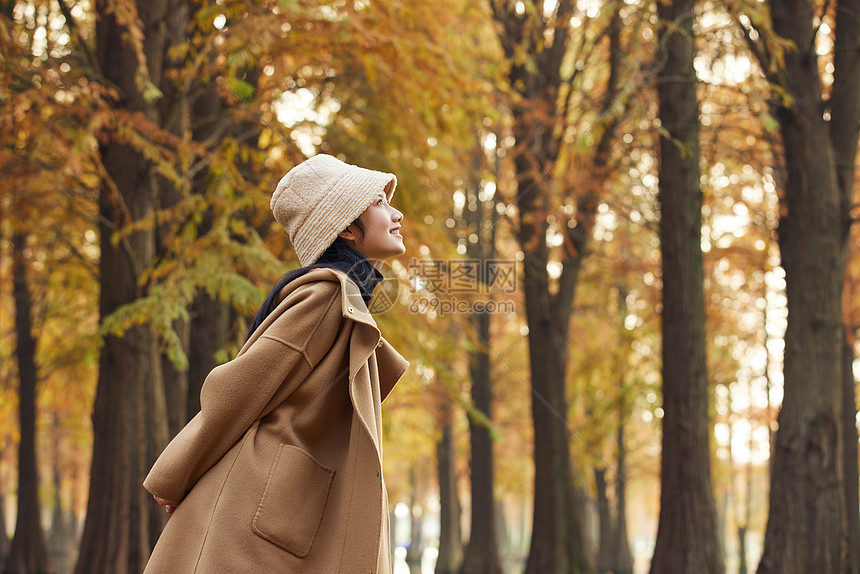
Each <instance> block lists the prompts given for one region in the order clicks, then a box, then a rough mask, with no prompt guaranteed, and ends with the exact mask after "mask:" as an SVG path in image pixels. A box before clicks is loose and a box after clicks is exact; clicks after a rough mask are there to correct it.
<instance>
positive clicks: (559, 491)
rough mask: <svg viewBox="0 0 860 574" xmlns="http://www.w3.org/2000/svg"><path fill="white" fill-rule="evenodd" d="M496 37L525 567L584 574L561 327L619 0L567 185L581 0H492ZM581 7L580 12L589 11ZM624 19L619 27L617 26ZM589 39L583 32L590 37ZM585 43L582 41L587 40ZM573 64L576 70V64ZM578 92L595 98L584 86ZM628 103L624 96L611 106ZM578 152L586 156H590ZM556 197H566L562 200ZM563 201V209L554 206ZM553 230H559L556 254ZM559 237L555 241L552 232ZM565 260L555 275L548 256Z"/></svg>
mask: <svg viewBox="0 0 860 574" xmlns="http://www.w3.org/2000/svg"><path fill="white" fill-rule="evenodd" d="M490 7H491V9H492V12H493V17H494V18H495V20H496V22H497V23H498V30H499V32H498V34H499V39H500V42H501V45H502V49H503V51H504V54H505V57H506V59H507V61H508V65H509V68H508V70H507V76H508V77H507V82H506V84H507V86H509V93H510V95H511V102H510V109H511V115H512V119H513V125H512V135H513V138H514V140H515V142H516V144H515V146H514V149H513V163H514V170H515V175H516V182H515V185H514V186H513V187H514V192H515V194H516V198H515V199H514V200H513V201H512V204H513V205H514V206H515V207H516V209H517V214H516V219H517V222H516V235H517V240H518V242H519V244H520V248H521V249H522V252H523V256H524V259H523V287H524V295H525V306H526V322H527V326H528V344H529V364H530V375H531V383H532V387H533V394H532V419H533V422H534V431H535V434H534V461H535V477H534V481H535V482H534V493H535V499H534V514H533V528H532V540H531V548H530V551H529V558H528V562H527V564H526V572H527V573H528V574H532V573H538V572H559V573H580V572H590V571H592V569H593V567H592V565H591V561H590V558H589V553H588V552H586V550H585V536H584V532H583V526H582V517H583V509H582V508H581V505H580V504H579V503H578V502H577V494H576V490H575V486H574V478H573V471H572V468H571V455H570V449H569V443H568V437H569V434H568V428H569V427H568V424H567V420H566V418H567V411H568V401H567V396H566V387H565V380H566V370H567V356H568V349H567V345H568V340H569V337H568V331H569V326H570V319H571V314H572V304H573V299H574V292H575V290H576V285H577V282H578V278H579V272H580V269H581V266H582V262H583V261H584V260H585V258H586V256H587V254H588V242H589V240H590V235H591V233H592V231H593V229H594V219H595V215H596V212H597V205H598V203H599V200H598V197H599V195H600V192H601V190H602V189H603V186H604V184H605V183H606V181H607V177H608V170H607V169H606V168H607V166H608V165H609V160H610V158H611V154H610V151H611V144H612V142H613V141H614V128H615V126H616V125H617V123H618V121H619V115H620V114H619V109H617V108H616V106H615V104H617V103H618V101H619V100H621V99H622V96H623V95H624V93H625V92H622V90H620V89H619V88H620V85H621V77H622V74H621V69H620V63H621V54H622V49H621V44H620V42H619V39H620V19H619V18H618V17H617V11H618V9H619V6H618V5H613V10H612V11H611V12H610V15H611V18H610V19H609V22H608V23H607V24H605V27H604V29H603V30H604V31H606V32H607V34H603V33H600V34H598V35H597V39H601V38H603V37H605V36H609V39H610V42H609V43H610V47H609V50H608V54H607V56H608V61H609V63H610V66H609V73H608V80H607V81H606V89H605V91H604V92H603V94H602V96H601V97H599V98H597V99H596V101H597V102H598V103H599V105H600V111H599V112H598V113H597V114H596V116H597V117H596V119H595V120H594V121H593V122H591V126H593V129H592V128H589V129H587V130H586V131H587V132H593V133H590V134H589V135H590V137H592V136H593V138H594V140H596V141H595V144H594V152H593V155H592V156H591V157H590V158H589V159H590V165H589V167H588V171H589V173H590V175H589V177H586V178H583V179H582V180H581V181H579V182H577V185H576V186H574V185H571V188H572V189H571V190H568V189H566V187H565V186H566V184H567V183H568V180H566V179H565V178H564V177H563V175H561V174H562V173H563V172H564V169H565V168H566V167H569V166H570V165H571V164H572V163H574V162H575V160H574V159H571V158H569V157H566V154H567V152H568V151H569V149H570V147H572V146H571V144H570V142H572V141H574V140H573V137H572V136H571V134H570V130H571V122H570V118H569V116H570V115H571V113H572V112H571V102H572V101H575V100H576V98H577V95H583V93H582V92H583V91H585V90H582V91H581V88H580V84H579V83H578V82H580V80H581V77H580V74H579V71H581V70H582V69H585V66H584V64H583V65H582V66H579V67H576V66H573V67H571V66H567V65H566V63H567V61H568V60H567V58H568V57H570V56H571V55H570V54H568V50H569V49H570V48H571V46H572V45H573V44H574V42H572V40H571V37H572V33H573V30H574V26H573V25H572V19H573V18H574V16H577V8H576V3H575V2H572V1H569V0H560V1H559V2H558V3H557V4H556V5H555V6H553V7H550V6H549V5H547V3H544V2H512V1H508V0H491V2H490ZM585 16H586V15H585V14H582V13H580V14H579V15H578V17H585ZM616 29H617V30H619V33H617V34H616V33H614V32H613V30H616ZM577 33H578V34H581V36H580V37H577V40H578V41H577V42H576V44H577V45H578V47H579V49H580V51H579V52H578V53H576V54H575V55H574V56H573V57H575V58H578V59H579V61H580V63H583V62H584V61H585V60H587V59H588V55H587V52H588V51H596V50H595V49H594V47H595V45H596V42H595V38H594V37H592V36H590V35H589V34H588V31H587V30H578V31H577ZM589 40H590V41H589ZM585 46H587V47H588V48H587V49H586V48H585ZM571 68H573V69H572V71H571ZM582 99H583V101H595V100H591V99H590V98H588V97H583V98H582ZM618 108H622V109H623V104H622V105H621V106H618ZM585 163H589V162H588V161H586V162H585ZM559 204H564V205H563V207H562V206H561V205H559ZM560 207H561V208H560ZM549 238H552V239H553V240H557V239H561V241H560V247H561V249H560V250H559V252H558V253H551V249H550V248H551V246H552V244H551V243H550V241H549ZM555 245H559V243H555ZM551 263H552V264H553V265H555V266H558V267H559V268H560V269H561V271H560V272H559V274H558V275H556V276H552V275H551V273H550V271H549V269H550V264H551Z"/></svg>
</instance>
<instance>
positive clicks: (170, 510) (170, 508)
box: [152, 494, 179, 514]
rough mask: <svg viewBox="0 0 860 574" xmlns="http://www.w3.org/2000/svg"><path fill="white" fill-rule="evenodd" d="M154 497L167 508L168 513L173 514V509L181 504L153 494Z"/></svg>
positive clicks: (160, 504)
mask: <svg viewBox="0 0 860 574" xmlns="http://www.w3.org/2000/svg"><path fill="white" fill-rule="evenodd" d="M152 498H154V499H155V502H157V503H158V505H159V506H163V507H164V510H165V512H167V514H173V511H174V510H176V507H177V506H179V505H178V504H177V503H175V502H168V501H166V500H164V499H163V498H158V497H157V496H155V495H154V494H153V495H152Z"/></svg>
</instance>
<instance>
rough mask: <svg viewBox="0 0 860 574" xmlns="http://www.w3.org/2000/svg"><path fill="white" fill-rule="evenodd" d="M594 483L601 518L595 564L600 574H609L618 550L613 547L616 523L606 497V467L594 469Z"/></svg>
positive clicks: (598, 513) (598, 512)
mask: <svg viewBox="0 0 860 574" xmlns="http://www.w3.org/2000/svg"><path fill="white" fill-rule="evenodd" d="M594 484H595V486H596V487H597V515H598V517H599V519H600V540H599V546H598V550H597V559H596V560H595V564H596V566H597V573H598V574H608V573H609V572H612V566H613V562H614V556H615V554H616V551H615V548H614V547H613V545H614V543H615V539H614V536H613V531H614V530H615V525H614V524H613V520H612V514H611V513H610V511H609V499H608V498H607V497H606V469H605V468H595V469H594Z"/></svg>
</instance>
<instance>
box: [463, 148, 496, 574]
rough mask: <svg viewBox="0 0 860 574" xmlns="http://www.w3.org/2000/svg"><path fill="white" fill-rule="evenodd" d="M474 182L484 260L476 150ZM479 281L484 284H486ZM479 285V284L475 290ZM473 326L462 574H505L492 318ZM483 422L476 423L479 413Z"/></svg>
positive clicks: (490, 240)
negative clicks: (496, 473)
mask: <svg viewBox="0 0 860 574" xmlns="http://www.w3.org/2000/svg"><path fill="white" fill-rule="evenodd" d="M473 153H474V158H473V166H472V167H473V169H472V178H471V179H472V182H471V185H470V188H471V190H470V192H469V193H470V197H469V198H468V203H469V204H470V205H472V202H473V201H474V206H475V209H474V210H471V209H470V208H466V209H464V216H465V218H466V221H467V225H468V228H469V229H473V230H474V232H475V234H477V235H478V240H477V241H475V242H474V243H472V242H470V243H469V245H468V247H467V250H466V256H467V257H468V258H470V259H473V260H478V261H481V262H484V261H487V260H490V259H492V258H493V257H494V253H495V235H496V234H495V227H493V228H492V229H491V230H490V233H488V234H485V233H484V226H485V221H486V219H487V217H486V214H487V213H488V214H489V217H492V216H493V214H494V213H495V205H496V204H495V201H493V200H490V201H481V199H480V197H481V180H482V179H483V178H482V176H483V172H484V150H483V148H481V147H480V146H477V148H476V149H475V150H474V152H473ZM486 279H487V278H486V277H479V281H486ZM478 284H479V283H478V282H476V286H477V285H478ZM469 321H470V323H471V328H472V329H473V330H474V331H475V332H476V333H477V334H478V337H479V339H480V343H479V344H478V345H477V346H476V348H475V350H474V351H472V352H471V353H470V354H469V378H470V381H471V389H470V391H471V395H472V407H473V408H474V409H475V411H476V413H470V414H469V444H470V447H471V458H470V461H469V474H470V478H471V481H470V488H471V500H472V504H471V521H470V524H471V529H470V531H469V545H468V546H467V547H466V551H465V557H464V558H463V570H462V572H463V574H502V563H501V560H500V559H499V542H498V537H497V536H496V504H495V499H494V496H493V493H494V483H493V439H492V437H491V436H490V428H489V425H490V424H491V423H492V420H493V415H492V402H493V392H492V380H491V376H492V375H491V373H490V355H489V350H488V347H489V345H490V314H489V313H475V314H473V315H472V316H471V317H470V318H469ZM476 414H477V416H479V417H483V418H484V420H483V421H482V420H478V419H476V417H475V415H476Z"/></svg>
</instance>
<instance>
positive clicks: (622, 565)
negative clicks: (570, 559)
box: [612, 411, 633, 574]
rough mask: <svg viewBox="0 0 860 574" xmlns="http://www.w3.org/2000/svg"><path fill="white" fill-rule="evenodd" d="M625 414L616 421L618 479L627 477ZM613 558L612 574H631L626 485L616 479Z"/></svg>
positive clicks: (622, 413)
mask: <svg viewBox="0 0 860 574" xmlns="http://www.w3.org/2000/svg"><path fill="white" fill-rule="evenodd" d="M625 414H626V413H625V412H624V411H622V412H621V417H620V418H619V421H618V438H617V447H618V468H617V469H616V470H617V471H618V476H619V477H622V478H623V477H625V476H627V464H626V462H625V455H626V452H627V451H626V447H625V445H624V419H625ZM614 546H615V556H614V562H613V565H612V572H614V574H633V553H632V552H631V551H630V540H629V539H628V537H627V485H626V484H624V482H623V481H622V480H621V478H618V477H616V480H615V545H614Z"/></svg>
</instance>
